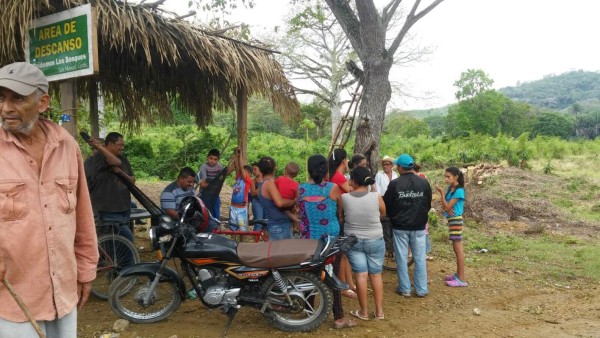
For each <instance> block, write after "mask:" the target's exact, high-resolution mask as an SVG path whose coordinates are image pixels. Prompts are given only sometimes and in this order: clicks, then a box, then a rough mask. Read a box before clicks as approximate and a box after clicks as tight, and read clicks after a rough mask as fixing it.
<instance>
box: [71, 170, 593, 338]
mask: <svg viewBox="0 0 600 338" xmlns="http://www.w3.org/2000/svg"><path fill="white" fill-rule="evenodd" d="M513 170H517V171H513ZM500 175H507V176H509V177H511V178H513V177H514V178H515V179H516V180H518V181H519V182H520V183H519V184H523V182H524V181H525V182H532V181H539V180H541V181H540V182H538V183H539V184H538V186H542V185H543V182H542V181H543V180H545V178H543V177H542V178H540V177H537V176H535V175H533V174H529V173H527V172H522V171H518V169H510V171H507V172H505V173H504V174H502V173H501V174H500ZM518 175H521V176H522V177H521V176H518ZM519 177H520V178H521V179H519ZM166 183H167V182H155V183H145V182H142V184H141V189H142V190H143V191H145V192H147V193H148V195H150V197H151V198H153V199H154V200H158V198H157V197H158V194H159V193H160V190H161V189H162V187H164V186H165V185H166ZM514 183H515V182H508V183H507V184H509V185H510V184H514ZM527 184H530V183H527ZM531 184H533V183H531ZM470 193H471V196H472V197H475V196H477V198H474V199H473V203H472V204H471V206H470V210H469V212H470V213H471V214H472V217H474V218H478V220H479V221H480V222H483V223H484V224H487V225H489V227H490V231H493V229H498V228H504V229H509V228H510V229H513V230H514V231H518V232H526V231H528V229H529V230H530V229H531V228H532V226H538V227H539V226H552V225H551V223H550V220H549V219H550V218H552V219H553V221H552V222H553V223H552V224H557V222H561V226H562V229H565V230H567V231H566V232H568V233H570V234H574V233H575V234H577V232H578V231H575V230H573V229H574V228H576V229H579V230H580V232H581V235H582V236H589V235H590V234H591V233H592V232H593V231H594V230H596V229H597V227H598V225H597V224H581V223H577V224H572V222H569V221H568V219H566V218H565V219H563V218H561V217H560V215H548V216H547V217H548V222H547V224H546V222H545V218H544V217H546V216H543V215H544V213H542V212H538V211H539V209H536V207H535V204H536V203H538V202H531V203H530V204H532V205H525V204H524V203H515V204H514V205H510V203H509V204H506V203H505V202H501V201H499V200H493V198H494V197H493V196H492V195H489V196H488V195H486V194H485V193H484V192H483V190H480V191H479V192H478V191H476V189H475V187H473V189H472V190H471V192H470ZM477 194H478V195H477ZM224 201H226V197H224ZM494 203H495V204H494ZM541 203H542V204H543V201H542V202H541ZM538 204H539V203H538ZM494 205H497V206H496V207H494ZM483 206H485V208H484V207H483ZM542 207H543V206H541V207H540V208H542ZM486 208H487V209H486ZM224 210H225V209H224ZM224 210H223V211H224ZM490 211H493V212H490ZM483 215H485V217H484V216H483ZM486 217H487V218H486ZM557 218H558V221H557ZM536 224H537V225H536ZM555 228H556V226H555ZM138 235H140V236H143V233H140V234H138ZM139 238H140V240H139V243H141V244H140V245H143V240H142V239H141V238H142V237H139ZM435 245H443V244H440V243H435ZM448 245H449V244H448ZM141 251H142V255H143V254H144V251H146V254H149V252H148V249H147V248H144V249H141ZM432 254H433V255H434V256H435V258H434V260H432V261H429V262H428V266H427V270H428V279H429V291H430V293H429V295H428V296H427V297H425V298H416V297H413V298H403V297H401V296H400V295H397V294H396V293H395V292H394V290H395V288H396V284H397V277H396V275H395V273H393V272H384V274H383V280H384V292H385V298H384V309H385V320H383V321H375V320H371V321H360V320H358V322H359V323H358V326H356V327H354V328H351V329H343V330H335V329H333V328H332V324H333V317H332V316H330V318H329V319H328V321H327V322H326V323H325V324H323V325H322V326H321V327H320V328H319V329H318V330H317V331H315V332H311V333H286V332H281V331H278V330H275V329H274V328H272V327H271V326H270V325H269V324H268V323H267V322H266V321H265V320H264V319H263V317H262V315H261V314H260V313H259V312H258V311H257V310H254V309H250V308H242V309H241V310H240V312H239V313H238V315H237V316H236V318H235V320H234V322H233V324H232V326H231V328H230V329H229V333H228V337H247V336H260V335H263V336H277V337H322V338H327V337H400V336H409V337H434V336H441V335H444V336H449V337H600V293H599V292H598V291H599V289H600V283H598V282H596V281H591V280H586V279H582V278H579V279H574V280H569V281H568V283H565V282H556V281H550V280H544V279H543V278H540V277H539V276H538V275H537V272H536V271H535V270H533V271H519V270H517V269H515V268H514V267H512V266H511V265H510V260H507V261H506V263H502V264H499V265H497V266H488V267H485V268H473V267H472V266H469V262H468V259H469V256H471V257H473V256H475V255H479V254H481V253H476V252H467V268H466V274H467V280H468V282H469V287H467V288H454V289H453V288H449V287H446V286H445V285H444V283H443V281H442V279H443V277H444V275H445V274H446V273H451V272H453V271H454V268H455V267H454V260H453V257H452V256H446V257H444V255H443V254H442V255H436V252H435V246H434V248H433V253H432ZM357 308H358V304H357V302H356V300H354V299H349V298H346V297H344V311H345V313H346V314H347V315H348V316H349V315H350V311H351V310H354V309H357ZM371 309H372V306H371ZM117 319H119V318H118V317H117V316H116V315H115V314H114V313H113V312H112V311H111V310H110V306H109V305H108V303H107V302H105V301H100V300H97V299H91V300H90V302H89V303H88V304H87V305H86V307H85V308H84V309H83V310H82V311H81V312H80V314H79V332H80V334H79V336H80V337H111V331H112V326H113V323H114V322H115V321H116V320H117ZM225 323H226V317H225V316H224V315H223V314H221V312H220V311H219V310H207V309H206V308H204V307H203V306H202V304H201V303H200V302H199V301H198V300H194V301H189V300H188V301H185V302H184V303H183V304H182V305H181V306H180V308H179V309H178V310H177V312H175V314H174V315H172V316H171V317H170V318H168V319H166V320H164V321H162V322H158V323H154V324H144V325H142V324H130V326H129V327H128V329H127V330H126V331H125V332H123V333H121V334H120V337H132V338H133V337H157V338H162V337H164V338H169V337H175V336H176V337H179V338H181V337H220V336H221V335H222V332H223V328H224V326H225ZM115 337H116V335H115Z"/></svg>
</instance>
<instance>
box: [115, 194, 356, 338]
mask: <svg viewBox="0 0 600 338" xmlns="http://www.w3.org/2000/svg"><path fill="white" fill-rule="evenodd" d="M179 215H181V219H180V220H178V221H174V220H172V219H171V218H170V217H168V216H162V217H161V221H160V222H159V225H158V226H157V227H152V228H151V229H150V239H151V241H152V244H153V248H154V249H155V250H158V249H159V248H160V247H162V248H168V249H166V254H165V256H164V258H163V259H162V260H161V261H159V262H156V263H140V264H136V265H133V266H131V267H128V268H126V269H125V270H123V271H122V272H121V273H120V275H119V277H117V278H116V279H115V280H114V282H113V283H112V286H111V290H110V296H109V302H110V306H111V308H112V310H113V311H114V312H115V313H116V314H117V315H118V316H120V317H121V318H125V319H127V320H129V321H131V322H134V323H152V322H156V321H159V320H162V319H165V318H167V317H169V316H170V315H172V314H173V313H174V312H175V311H176V310H177V308H178V307H179V305H180V304H181V302H182V301H183V300H185V299H186V285H185V283H184V281H183V278H182V276H180V274H179V273H178V272H176V271H175V270H174V269H172V268H171V267H169V266H167V265H169V263H172V262H173V261H174V260H175V259H178V261H179V262H180V267H181V271H182V274H183V277H187V279H188V281H189V282H190V283H191V286H192V288H193V290H195V291H196V294H197V295H198V299H199V300H200V301H201V302H202V304H203V305H204V306H205V307H207V308H209V309H217V308H218V309H220V310H221V311H222V312H223V313H224V314H226V315H227V316H228V317H229V320H228V322H227V324H226V326H225V329H224V335H225V334H226V333H227V330H228V329H229V327H230V326H231V323H232V321H233V319H234V317H235V314H236V313H237V311H238V309H239V308H240V307H241V306H250V307H254V308H256V309H258V310H259V311H260V312H261V313H262V314H263V315H265V317H266V318H267V320H268V321H269V322H270V323H271V324H272V325H273V326H274V327H276V328H278V329H279V330H282V331H288V332H308V331H312V330H315V329H317V328H318V327H319V326H320V325H321V324H322V323H323V322H324V321H325V320H326V319H327V316H328V314H329V312H330V311H331V308H332V302H333V296H332V293H331V290H330V288H334V289H339V290H344V289H347V288H348V285H347V284H346V283H343V282H341V281H340V280H339V279H337V277H336V276H335V275H333V273H332V269H329V267H331V265H329V264H331V263H332V262H333V260H334V259H335V256H336V255H337V254H338V253H340V252H342V251H347V250H348V249H350V248H351V247H352V245H354V243H356V241H357V240H356V237H355V236H340V237H337V238H332V237H325V238H323V239H321V240H311V239H288V240H281V241H272V242H261V243H237V242H236V241H233V240H231V239H229V238H226V237H224V236H220V235H216V234H212V233H202V232H201V229H204V228H206V226H207V222H209V221H210V213H209V212H208V211H207V210H206V208H205V207H204V205H203V203H202V201H201V200H200V199H198V198H197V197H194V196H190V197H186V198H185V199H184V200H183V201H182V202H181V209H180V211H179ZM163 250H164V249H163ZM170 265H173V264H170Z"/></svg>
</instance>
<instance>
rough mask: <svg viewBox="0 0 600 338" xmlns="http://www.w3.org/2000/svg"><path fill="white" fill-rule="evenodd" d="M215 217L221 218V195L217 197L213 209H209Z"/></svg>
mask: <svg viewBox="0 0 600 338" xmlns="http://www.w3.org/2000/svg"><path fill="white" fill-rule="evenodd" d="M209 211H210V212H211V214H212V215H213V217H214V218H216V219H221V197H217V200H216V201H215V206H214V208H213V210H209Z"/></svg>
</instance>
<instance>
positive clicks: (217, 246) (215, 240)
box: [184, 234, 240, 264]
mask: <svg viewBox="0 0 600 338" xmlns="http://www.w3.org/2000/svg"><path fill="white" fill-rule="evenodd" d="M197 237H198V239H199V240H198V241H189V242H188V243H186V245H185V250H184V256H185V257H186V258H192V259H193V260H192V261H194V262H195V263H210V261H205V260H197V259H194V258H203V259H210V260H213V261H226V262H231V263H237V264H239V263H240V260H239V258H238V255H237V242H236V241H234V240H231V239H229V238H227V237H224V236H221V235H214V234H201V235H198V236H197Z"/></svg>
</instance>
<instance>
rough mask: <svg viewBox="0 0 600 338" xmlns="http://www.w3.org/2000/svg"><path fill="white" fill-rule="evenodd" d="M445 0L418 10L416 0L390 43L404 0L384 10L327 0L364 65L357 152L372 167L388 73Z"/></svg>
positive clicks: (368, 2) (364, 2) (366, 2)
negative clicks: (411, 34) (411, 33)
mask: <svg viewBox="0 0 600 338" xmlns="http://www.w3.org/2000/svg"><path fill="white" fill-rule="evenodd" d="M442 1H443V0H434V1H433V2H431V3H430V4H429V6H427V7H425V8H424V9H422V10H421V11H418V9H419V5H420V4H421V1H420V0H415V1H414V3H413V5H412V7H411V9H410V11H409V12H408V14H407V15H406V17H405V19H404V23H403V24H402V27H401V28H400V29H399V31H398V33H397V34H396V35H395V36H394V37H393V38H392V39H391V40H390V41H391V43H390V44H389V45H388V44H387V43H388V39H387V33H388V30H389V29H390V28H391V27H392V26H393V25H392V24H391V23H392V19H393V18H394V15H395V13H396V11H397V10H398V8H399V7H400V3H401V0H391V1H390V2H388V4H387V5H386V6H385V7H384V8H383V9H382V11H381V13H379V10H378V9H377V8H376V6H375V4H374V2H373V0H360V1H354V6H355V7H354V8H353V7H352V6H351V5H350V1H348V0H325V2H326V3H327V5H328V6H329V8H330V9H331V11H332V12H333V14H334V15H335V17H336V18H337V20H338V22H339V24H340V25H341V26H342V29H343V30H344V33H345V34H346V36H347V37H348V39H349V40H350V43H351V44H352V47H353V48H354V51H355V52H356V54H357V55H358V58H359V60H360V61H361V64H362V67H363V71H364V72H363V75H362V78H361V81H362V84H363V86H364V87H363V88H364V89H363V92H362V99H361V103H360V109H359V118H360V119H359V121H358V123H357V128H356V141H355V143H354V152H355V153H363V154H365V155H366V156H367V158H368V159H369V162H370V163H371V170H376V168H377V167H376V165H377V162H378V157H379V140H380V138H381V132H382V130H383V121H384V118H385V111H386V106H387V103H388V102H389V101H390V98H391V94H392V90H391V84H390V79H389V74H390V70H391V68H392V65H393V64H394V55H395V54H396V53H397V52H398V49H399V48H400V46H401V44H402V42H403V40H404V38H405V37H406V35H407V33H408V31H409V30H410V29H411V28H412V27H413V25H414V24H415V23H417V22H418V21H419V20H420V19H421V18H423V17H424V16H425V15H427V14H428V13H429V12H431V10H433V9H434V8H435V7H436V6H438V5H439V4H440V3H442Z"/></svg>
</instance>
